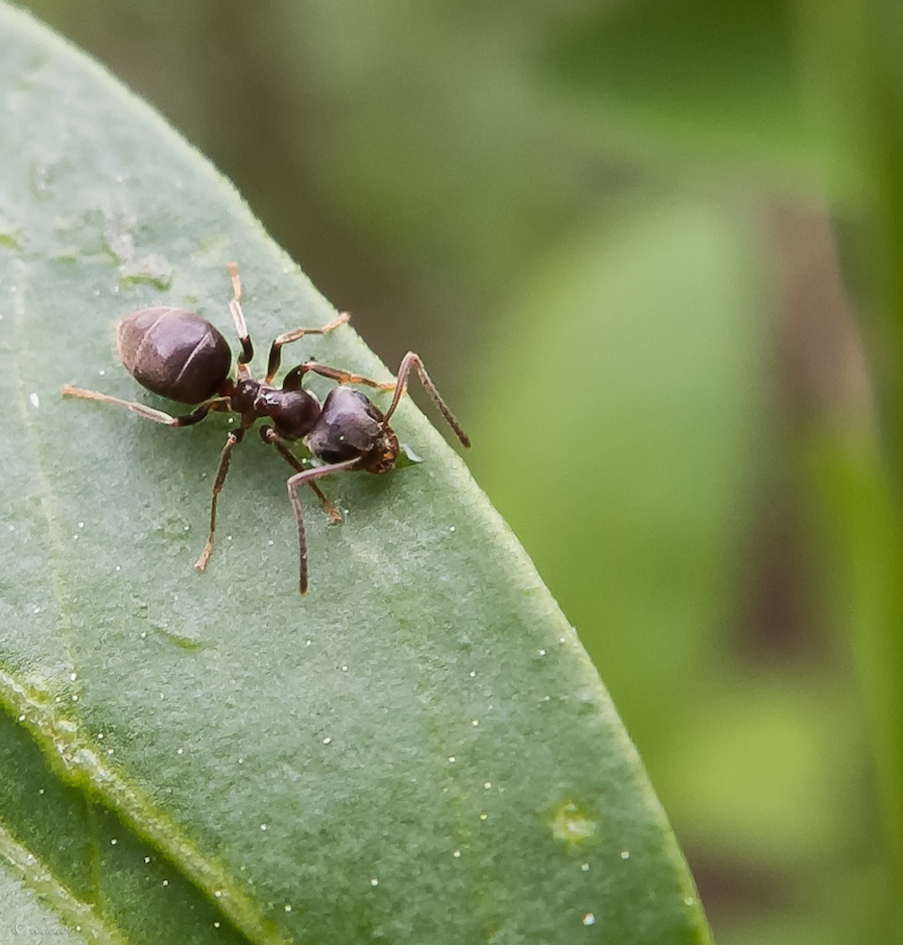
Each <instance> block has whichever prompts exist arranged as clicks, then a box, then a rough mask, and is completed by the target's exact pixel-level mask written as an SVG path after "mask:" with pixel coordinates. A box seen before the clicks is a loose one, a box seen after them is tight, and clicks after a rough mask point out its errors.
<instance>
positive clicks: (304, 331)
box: [264, 312, 351, 384]
mask: <svg viewBox="0 0 903 945" xmlns="http://www.w3.org/2000/svg"><path fill="white" fill-rule="evenodd" d="M350 319H351V315H350V314H349V313H348V312H339V314H338V315H336V317H335V318H334V319H333V320H332V321H331V322H330V323H329V324H328V325H324V326H323V327H322V328H296V329H295V330H294V331H287V332H285V333H284V334H281V335H280V336H279V337H278V338H277V339H276V340H275V341H274V342H273V344H272V345H271V346H270V358H269V361H268V362H267V376H266V379H265V380H264V384H272V383H273V378H274V377H275V376H276V374H277V372H278V371H279V364H280V363H281V360H282V351H281V348H282V346H283V345H287V344H291V342H293V341H299V340H300V339H301V338H303V337H304V336H305V335H326V334H329V332H331V331H335V329H336V328H338V327H339V325H344V324H345V323H346V322H347V321H349V320H350Z"/></svg>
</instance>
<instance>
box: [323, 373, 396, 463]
mask: <svg viewBox="0 0 903 945" xmlns="http://www.w3.org/2000/svg"><path fill="white" fill-rule="evenodd" d="M307 445H308V447H309V448H310V450H311V452H312V453H314V454H315V455H316V456H318V457H319V458H320V459H322V460H323V461H324V462H327V463H341V462H344V461H345V460H349V459H355V458H360V460H361V462H360V467H359V468H360V469H364V470H366V471H368V472H385V471H386V470H387V469H391V468H392V466H394V465H395V460H396V459H397V458H398V451H399V446H398V439H397V438H396V436H395V434H394V433H393V432H392V429H391V427H389V425H388V424H387V423H386V422H385V417H384V416H383V414H382V411H381V410H379V408H378V407H376V406H375V405H374V404H372V403H371V402H370V400H369V399H368V398H367V397H365V396H364V395H363V394H362V393H360V392H359V391H356V390H353V389H352V388H350V387H336V388H334V389H333V390H331V391H330V392H329V396H328V397H327V398H326V401H325V402H324V404H323V409H322V411H321V413H320V418H319V420H318V421H317V423H316V426H315V427H314V428H313V430H311V432H310V433H309V434H308V436H307Z"/></svg>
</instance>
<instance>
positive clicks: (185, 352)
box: [119, 305, 232, 404]
mask: <svg viewBox="0 0 903 945" xmlns="http://www.w3.org/2000/svg"><path fill="white" fill-rule="evenodd" d="M119 357H120V358H121V359H122V363H123V365H125V368H126V370H127V371H128V372H129V374H131V375H132V377H134V378H135V380H136V381H138V383H139V384H141V385H142V386H143V387H146V388H147V389H148V390H149V391H153V393H155V394H160V396H162V397H168V398H169V399H170V400H175V401H178V402H179V403H182V404H199V403H201V401H204V400H208V399H209V398H210V397H213V396H214V395H215V394H217V393H219V391H220V389H221V388H222V386H223V383H224V381H225V380H226V378H227V377H228V376H229V371H230V370H231V368H232V352H231V350H230V349H229V345H228V343H227V342H226V339H225V338H224V337H223V336H222V334H220V332H219V331H218V330H217V329H216V328H214V326H213V325H211V324H210V322H208V321H207V320H206V319H204V318H201V316H200V315H196V314H195V313H194V312H189V311H188V310H187V309H184V308H173V307H172V306H169V305H159V306H155V307H153V308H143V309H140V310H139V311H137V312H133V313H132V314H131V315H129V316H128V317H127V318H124V319H123V320H122V322H120V324H119Z"/></svg>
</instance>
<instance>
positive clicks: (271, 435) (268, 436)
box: [260, 427, 344, 525]
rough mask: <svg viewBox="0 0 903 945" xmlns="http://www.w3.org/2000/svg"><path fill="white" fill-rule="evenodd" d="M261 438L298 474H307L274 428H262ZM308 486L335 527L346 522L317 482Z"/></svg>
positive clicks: (305, 469) (304, 467)
mask: <svg viewBox="0 0 903 945" xmlns="http://www.w3.org/2000/svg"><path fill="white" fill-rule="evenodd" d="M260 437H261V439H262V440H263V442H264V443H269V444H270V445H271V446H275V447H276V450H277V451H278V453H279V455H280V456H281V457H282V458H283V459H284V460H285V461H286V462H287V463H288V464H289V466H291V467H292V468H293V469H294V470H296V471H297V472H307V467H306V466H304V465H303V463H302V462H301V460H300V459H298V457H297V456H295V454H294V453H293V452H292V451H291V449H289V446H288V443H287V442H286V441H285V440H283V439H282V437H281V436H279V434H278V433H277V432H276V431H275V430H274V429H273V428H272V427H261V428H260ZM308 485H309V486H310V487H311V489H313V490H314V492H316V494H317V498H318V499H319V500H320V505H322V506H323V511H324V512H325V513H326V514H327V515H328V516H329V521H330V522H331V523H332V524H333V525H341V523H342V522H343V521H344V519H343V518H342V513H341V512H340V511H339V510H338V509H337V508H336V507H335V506H334V505H333V504H332V502H330V501H329V499H328V498H327V497H326V495H325V494H324V493H323V490H322V489H321V488H320V487H319V486H318V485H317V484H316V482H313V481H311V482H309V483H308Z"/></svg>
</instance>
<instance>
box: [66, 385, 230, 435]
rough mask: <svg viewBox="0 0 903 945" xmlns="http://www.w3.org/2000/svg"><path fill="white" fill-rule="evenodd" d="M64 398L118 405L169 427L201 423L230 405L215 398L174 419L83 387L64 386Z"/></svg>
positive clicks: (142, 406) (146, 407)
mask: <svg viewBox="0 0 903 945" xmlns="http://www.w3.org/2000/svg"><path fill="white" fill-rule="evenodd" d="M63 396H64V397H82V398H83V399H84V400H99V401H102V402H103V403H105V404H116V405H117V406H119V407H125V409H126V410H130V411H131V412H132V413H135V414H137V415H138V416H139V417H144V419H145V420H153V421H154V423H163V424H166V426H168V427H188V426H191V425H192V424H193V423H199V422H200V421H201V420H203V419H204V417H206V416H207V414H208V413H210V411H211V410H222V409H224V407H225V405H226V404H228V403H229V398H228V397H214V398H213V399H212V400H208V401H206V402H205V403H203V404H201V405H200V406H199V407H195V409H194V410H192V411H191V413H186V414H182V415H181V416H178V417H174V416H172V414H169V413H166V412H165V411H164V410H155V409H154V408H153V407H148V406H147V405H146V404H139V403H137V402H136V401H133V400H120V399H119V398H118V397H111V396H110V395H109V394H102V393H100V391H96V390H84V389H83V388H81V387H73V386H72V385H71V384H64V385H63ZM225 409H227V410H228V407H225Z"/></svg>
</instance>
